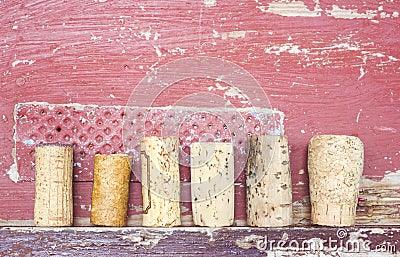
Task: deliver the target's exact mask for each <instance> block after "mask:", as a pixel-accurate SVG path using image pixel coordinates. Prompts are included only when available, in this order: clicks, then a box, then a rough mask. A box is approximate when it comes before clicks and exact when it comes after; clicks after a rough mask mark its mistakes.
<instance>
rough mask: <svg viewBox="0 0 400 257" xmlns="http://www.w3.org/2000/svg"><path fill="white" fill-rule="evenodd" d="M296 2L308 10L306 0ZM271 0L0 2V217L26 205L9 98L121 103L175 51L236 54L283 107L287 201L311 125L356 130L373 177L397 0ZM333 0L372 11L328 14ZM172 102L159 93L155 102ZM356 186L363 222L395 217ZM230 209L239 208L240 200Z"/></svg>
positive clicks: (392, 154)
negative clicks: (289, 2) (284, 7)
mask: <svg viewBox="0 0 400 257" xmlns="http://www.w3.org/2000/svg"><path fill="white" fill-rule="evenodd" d="M257 2H259V3H257ZM298 2H300V1H298ZM302 2H303V3H304V6H305V8H307V9H308V10H311V11H315V7H316V3H317V2H316V1H309V0H305V1H302ZM270 3H272V1H270V0H268V1H245V2H242V3H241V2H234V1H222V0H218V1H216V4H215V5H214V4H212V5H210V7H207V6H205V5H204V2H203V1H194V2H180V1H153V2H140V1H136V2H134V3H128V2H126V1H88V2H59V1H53V0H51V1H45V2H41V1H33V2H32V1H22V2H19V3H17V4H15V3H10V2H7V1H1V2H0V7H1V9H2V10H3V13H4V15H3V16H2V17H0V24H1V26H0V35H2V39H1V41H0V76H1V77H2V79H1V80H0V83H1V88H0V101H1V105H0V124H1V126H0V139H1V141H0V143H1V147H0V170H1V174H3V175H4V176H0V182H1V183H0V185H1V188H2V190H1V191H0V194H1V195H2V197H1V199H0V202H1V207H2V208H1V211H0V220H14V219H20V220H29V219H31V216H32V209H31V207H32V202H33V197H34V195H33V192H34V185H33V183H28V182H20V183H17V184H15V183H13V182H11V180H10V178H9V177H8V175H6V174H7V172H8V171H10V167H12V164H13V163H14V158H13V155H12V148H13V145H14V140H13V126H14V125H15V124H14V120H13V110H14V105H15V104H17V103H24V102H31V101H38V102H50V103H54V104H65V103H80V104H97V105H100V106H113V105H118V106H124V105H125V104H126V103H127V101H128V100H129V97H130V93H131V92H132V89H133V88H134V87H135V86H136V85H137V84H138V83H139V82H140V80H141V79H142V78H143V77H145V76H146V73H148V72H150V71H152V70H154V69H155V68H157V67H160V66H161V65H163V64H166V63H168V62H170V61H173V60H177V59H178V58H182V57H194V56H209V57H220V58H223V59H226V60H228V61H232V62H233V63H236V64H238V65H239V66H241V67H242V68H244V69H245V70H247V71H249V72H250V73H251V74H252V75H253V76H254V77H255V78H256V80H257V81H259V82H260V84H261V85H262V88H263V90H264V91H265V92H266V94H267V95H268V97H269V100H270V101H271V104H272V107H276V108H278V109H279V110H281V111H283V112H284V113H285V118H286V120H285V121H284V123H285V132H286V134H287V135H288V137H289V144H290V149H291V168H292V180H293V194H294V195H293V199H294V201H299V202H301V200H302V199H303V200H304V199H305V197H307V195H308V184H307V172H306V170H307V169H306V167H307V165H306V155H307V143H308V141H309V139H310V138H311V137H312V136H313V135H316V134H331V133H333V134H347V135H355V136H358V137H360V138H361V140H362V141H363V142H364V144H365V149H366V150H365V169H364V176H365V177H366V178H371V179H375V180H379V179H382V178H383V177H384V176H385V175H386V174H387V173H389V174H392V173H394V172H396V171H398V170H399V169H400V157H399V155H400V148H399V146H398V145H399V144H398V137H399V136H398V133H399V131H400V119H398V118H397V117H399V115H400V90H399V87H398V85H399V83H400V79H399V72H400V61H399V60H400V50H399V47H398V45H399V36H398V33H397V30H398V27H399V25H400V18H399V17H398V13H399V10H400V5H399V3H398V2H396V1H383V2H379V3H378V2H376V1H363V2H360V1H356V0H346V1H344V2H343V3H340V4H339V3H336V2H335V3H333V2H321V3H319V8H320V9H321V11H319V13H320V14H321V15H320V16H317V17H301V15H298V14H297V13H296V12H297V11H298V10H293V12H294V15H293V16H282V15H278V14H276V13H271V12H263V11H262V10H261V9H260V8H258V7H259V6H260V5H263V6H266V7H267V8H268V6H269V4H270ZM334 5H337V7H338V8H340V9H346V10H357V13H359V14H366V13H368V12H371V13H373V14H376V16H374V17H373V18H353V19H350V18H346V17H345V18H343V17H342V18H340V17H336V18H335V16H334V15H332V12H330V11H332V10H334V8H335V7H334ZM396 13H397V14H396ZM346 15H348V14H346ZM212 68H215V67H210V69H212ZM198 87H199V88H201V87H202V86H201V85H199V86H198ZM188 92H193V88H185V87H177V90H175V91H171V92H169V95H173V99H180V98H181V97H183V96H185V95H186V94H187V93H188ZM138 97H146V94H145V93H143V94H139V95H138ZM163 99H164V100H163ZM171 101H172V100H170V99H169V98H168V95H167V97H165V98H162V99H160V101H159V102H158V103H159V105H161V106H162V105H163V104H170V103H171ZM300 170H303V171H304V172H303V173H301V174H300V172H299V171H300ZM386 176H387V175H386ZM380 185H381V187H384V190H386V191H385V192H386V193H387V194H388V195H390V192H396V191H395V190H396V187H395V186H394V185H391V184H387V183H383V182H382V184H380ZM88 186H89V185H88ZM21 190H22V191H21ZM21 192H24V194H22V193H21ZM86 192H89V191H82V194H86ZM364 192H365V194H366V196H368V195H373V196H377V197H378V199H379V201H377V202H374V201H372V200H370V199H369V200H367V201H366V202H365V203H364V202H362V201H361V204H362V205H361V207H360V208H359V214H360V219H361V220H362V221H363V223H367V224H371V223H376V224H386V223H387V222H389V223H396V224H398V217H399V210H398V206H399V204H400V203H399V201H398V199H397V200H396V199H395V197H393V198H390V197H389V198H390V202H389V205H386V204H387V202H385V201H384V198H380V193H379V192H378V191H374V189H368V190H364ZM77 194H78V196H79V192H77ZM392 194H394V193H392ZM366 196H363V198H365V197H366ZM85 199H86V200H85V201H86V202H87V201H88V199H89V195H87V196H86V198H85ZM382 206H386V211H385V209H382V208H383V207H382ZM237 208H238V209H240V210H239V212H240V213H241V212H244V210H243V208H244V205H243V206H241V205H238V206H237ZM299 213H300V215H299V219H300V218H301V217H303V216H306V215H307V204H304V205H301V209H300V210H299ZM79 215H82V217H86V215H87V214H79ZM241 217H242V216H241ZM242 218H243V217H242Z"/></svg>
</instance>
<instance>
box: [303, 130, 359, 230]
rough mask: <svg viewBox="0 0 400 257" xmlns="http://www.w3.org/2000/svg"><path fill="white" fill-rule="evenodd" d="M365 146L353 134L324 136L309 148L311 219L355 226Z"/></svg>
mask: <svg viewBox="0 0 400 257" xmlns="http://www.w3.org/2000/svg"><path fill="white" fill-rule="evenodd" d="M363 165H364V146H363V143H362V142H361V140H360V139H359V138H357V137H353V136H344V135H321V136H315V137H313V138H312V139H311V141H310V144H309V148H308V174H309V177H310V200H311V221H312V223H314V224H319V225H327V226H354V224H355V217H356V207H357V202H358V193H359V184H360V178H361V175H362V172H363Z"/></svg>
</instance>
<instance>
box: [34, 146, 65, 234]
mask: <svg viewBox="0 0 400 257" xmlns="http://www.w3.org/2000/svg"><path fill="white" fill-rule="evenodd" d="M35 151H36V183H35V185H36V195H35V208H34V221H35V225H36V226H49V227H50V226H71V225H72V223H73V202H72V176H73V175H72V171H73V150H72V147H71V146H69V145H68V146H67V145H42V146H36V148H35Z"/></svg>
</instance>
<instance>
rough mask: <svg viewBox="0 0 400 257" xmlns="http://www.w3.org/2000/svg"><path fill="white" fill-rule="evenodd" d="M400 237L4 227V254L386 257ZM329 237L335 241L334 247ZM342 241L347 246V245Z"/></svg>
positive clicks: (374, 231)
mask: <svg viewBox="0 0 400 257" xmlns="http://www.w3.org/2000/svg"><path fill="white" fill-rule="evenodd" d="M399 238H400V229H399V228H398V227H394V228H376V227H360V228H351V229H342V228H336V229H334V228H316V227H310V228H286V229H262V228H224V229H215V228H164V229H150V228H148V229H143V228H129V229H107V230H105V229H99V228H80V229H77V228H75V229H57V230H48V229H41V230H39V229H32V228H19V229H15V228H11V229H10V228H2V229H0V240H1V241H2V242H3V244H2V247H1V248H0V254H1V255H3V256H14V255H15V256H17V255H18V256H21V255H32V256H49V255H67V256H115V255H118V256H132V255H133V254H134V255H135V256H136V255H137V256H174V255H177V256H266V255H267V256H350V257H353V256H367V257H368V256H383V257H385V256H398V254H399V253H400V250H399V249H398V247H399V244H400V241H399ZM66 239H67V240H66ZM329 240H331V244H330V245H329V243H328V242H329ZM334 240H335V242H334ZM296 242H297V243H296ZM297 245H298V247H297ZM340 245H342V246H343V247H341V249H339V247H340ZM319 247H320V248H319Z"/></svg>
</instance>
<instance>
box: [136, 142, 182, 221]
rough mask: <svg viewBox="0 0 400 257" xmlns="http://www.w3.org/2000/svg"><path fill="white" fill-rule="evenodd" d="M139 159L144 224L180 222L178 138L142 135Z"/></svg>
mask: <svg viewBox="0 0 400 257" xmlns="http://www.w3.org/2000/svg"><path fill="white" fill-rule="evenodd" d="M141 161H142V196H143V226H146V227H172V226H179V225H181V216H180V215H181V209H180V203H179V200H180V175H179V141H178V138H177V137H164V138H162V137H145V138H143V139H142V140H141Z"/></svg>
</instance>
